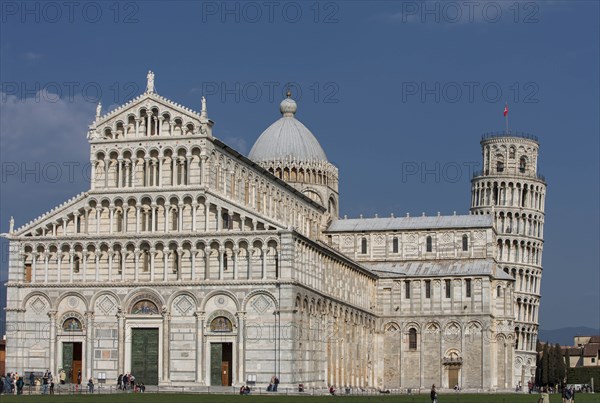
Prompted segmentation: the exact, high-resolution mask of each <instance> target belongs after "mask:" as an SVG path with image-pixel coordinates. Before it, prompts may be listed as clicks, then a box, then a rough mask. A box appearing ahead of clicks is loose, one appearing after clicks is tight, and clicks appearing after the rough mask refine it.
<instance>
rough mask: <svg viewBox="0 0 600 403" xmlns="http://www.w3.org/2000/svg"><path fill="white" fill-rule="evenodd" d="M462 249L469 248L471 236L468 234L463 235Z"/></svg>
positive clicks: (466, 249) (464, 250)
mask: <svg viewBox="0 0 600 403" xmlns="http://www.w3.org/2000/svg"><path fill="white" fill-rule="evenodd" d="M462 250H463V252H466V251H468V250H469V236H468V235H467V234H465V235H463V236H462Z"/></svg>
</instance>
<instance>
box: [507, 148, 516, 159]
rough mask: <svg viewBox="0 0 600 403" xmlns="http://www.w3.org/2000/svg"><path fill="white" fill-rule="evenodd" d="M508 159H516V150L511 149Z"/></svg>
mask: <svg viewBox="0 0 600 403" xmlns="http://www.w3.org/2000/svg"><path fill="white" fill-rule="evenodd" d="M508 158H515V148H514V147H511V148H510V150H509V151H508Z"/></svg>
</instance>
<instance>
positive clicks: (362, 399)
mask: <svg viewBox="0 0 600 403" xmlns="http://www.w3.org/2000/svg"><path fill="white" fill-rule="evenodd" d="M538 398H539V395H535V394H532V395H467V394H459V395H456V394H442V395H440V397H439V402H440V403H536V402H537V400H538ZM576 398H577V403H592V402H593V403H600V394H595V395H593V394H579V395H577V396H576ZM317 400H322V401H324V402H339V403H343V402H347V403H430V402H431V400H429V397H428V396H427V395H420V396H335V397H332V396H322V397H317V396H285V395H277V396H273V395H272V396H264V395H263V396H259V395H254V396H252V395H250V396H239V395H207V394H187V395H186V394H167V393H160V394H155V393H145V394H113V395H79V396H66V395H54V396H39V395H38V396H27V395H24V396H7V395H0V402H1V403H12V402H31V403H33V402H35V403H38V402H44V403H109V402H110V403H130V402H132V403H133V402H144V403H221V402H223V403H238V402H244V403H310V402H313V401H317ZM561 401H562V399H561V398H560V396H558V395H555V396H551V398H550V402H551V403H558V402H561Z"/></svg>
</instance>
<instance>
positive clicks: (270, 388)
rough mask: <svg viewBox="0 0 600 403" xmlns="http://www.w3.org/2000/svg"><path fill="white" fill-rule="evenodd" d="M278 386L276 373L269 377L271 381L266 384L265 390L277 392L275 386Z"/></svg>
mask: <svg viewBox="0 0 600 403" xmlns="http://www.w3.org/2000/svg"><path fill="white" fill-rule="evenodd" d="M278 387H279V378H277V376H276V375H273V376H272V377H271V382H269V386H267V392H277V388H278Z"/></svg>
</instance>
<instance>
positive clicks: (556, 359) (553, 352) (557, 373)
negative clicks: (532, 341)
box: [535, 340, 570, 387]
mask: <svg viewBox="0 0 600 403" xmlns="http://www.w3.org/2000/svg"><path fill="white" fill-rule="evenodd" d="M536 351H537V363H536V364H537V369H536V374H535V384H536V385H537V386H553V387H558V386H563V385H564V384H565V383H566V382H567V369H568V368H569V360H570V358H569V350H568V349H567V351H566V354H565V356H564V357H563V351H562V349H561V348H560V344H558V343H557V344H554V345H552V344H550V343H541V342H540V341H539V340H538V342H537V346H536Z"/></svg>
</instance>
